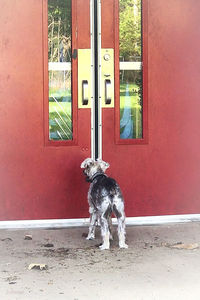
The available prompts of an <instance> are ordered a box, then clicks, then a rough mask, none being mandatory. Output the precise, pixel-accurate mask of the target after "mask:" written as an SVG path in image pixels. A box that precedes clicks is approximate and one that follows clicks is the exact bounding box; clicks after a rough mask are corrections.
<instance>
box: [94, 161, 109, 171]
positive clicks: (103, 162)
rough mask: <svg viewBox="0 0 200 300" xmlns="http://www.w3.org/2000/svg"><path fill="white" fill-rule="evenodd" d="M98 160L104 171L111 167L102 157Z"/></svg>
mask: <svg viewBox="0 0 200 300" xmlns="http://www.w3.org/2000/svg"><path fill="white" fill-rule="evenodd" d="M97 161H98V163H99V165H100V167H101V169H102V170H103V172H105V171H106V170H107V169H108V168H109V167H110V165H109V163H107V162H105V161H103V160H102V159H100V158H98V159H97Z"/></svg>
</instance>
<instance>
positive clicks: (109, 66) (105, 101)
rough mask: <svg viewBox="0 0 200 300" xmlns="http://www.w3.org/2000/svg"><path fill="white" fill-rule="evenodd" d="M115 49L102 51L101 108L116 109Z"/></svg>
mask: <svg viewBox="0 0 200 300" xmlns="http://www.w3.org/2000/svg"><path fill="white" fill-rule="evenodd" d="M114 94H115V92H114V49H101V101H102V102H101V106H102V107H114Z"/></svg>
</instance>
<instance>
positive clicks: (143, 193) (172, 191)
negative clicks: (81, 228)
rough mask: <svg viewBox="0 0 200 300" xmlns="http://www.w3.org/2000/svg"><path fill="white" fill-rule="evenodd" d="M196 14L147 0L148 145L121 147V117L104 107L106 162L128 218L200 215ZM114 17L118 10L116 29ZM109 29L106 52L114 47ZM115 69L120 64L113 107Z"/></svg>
mask: <svg viewBox="0 0 200 300" xmlns="http://www.w3.org/2000/svg"><path fill="white" fill-rule="evenodd" d="M111 3H112V4H111ZM110 5H113V7H116V6H117V5H116V1H112V0H109V1H107V0H103V1H102V7H104V9H105V11H107V12H108V10H109V9H108V6H110ZM199 10H200V3H199V2H198V1H195V0H193V1H187V0H175V1H174V0H170V1H167V2H166V1H162V0H154V1H147V0H144V1H143V46H144V48H143V55H144V60H145V62H144V75H143V76H144V77H143V79H144V92H145V97H146V96H147V95H148V97H147V102H148V104H147V103H146V104H145V105H147V106H146V108H145V109H146V111H148V121H147V118H146V117H145V122H147V123H145V122H144V124H143V127H146V129H145V130H147V135H148V138H147V137H146V142H145V143H144V145H141V144H139V143H138V144H131V143H129V145H126V144H125V143H124V145H123V142H122V144H120V145H119V143H116V140H117V139H116V130H115V128H114V126H115V127H116V126H118V127H119V125H118V124H117V122H118V117H117V112H116V111H114V109H111V108H109V109H106V108H104V109H103V158H104V159H105V160H106V161H108V162H109V163H110V164H111V168H110V171H109V174H111V175H112V176H113V177H115V178H116V179H117V180H118V181H119V183H120V185H121V187H122V190H123V194H124V197H125V201H126V214H127V216H147V215H167V214H190V213H199V211H200V184H199V182H200V151H199V149H200V102H199V95H200V85H199V69H200V56H199V53H200V40H199V36H200V27H199V25H198V24H199ZM103 15H104V13H103ZM117 17H118V16H117V12H116V10H115V13H113V15H112V17H111V18H110V19H109V21H110V22H111V23H112V24H113V25H112V26H117V25H116V24H117V23H116V19H117ZM107 19H108V18H107ZM102 24H103V26H104V23H103V22H102ZM107 26H108V25H107V24H106V23H105V28H103V30H102V31H103V34H102V47H112V44H113V41H111V42H108V34H109V33H108V32H107V31H106V27H107ZM114 36H115V39H116V38H117V36H116V35H114V34H113V37H114ZM115 42H116V41H115ZM117 42H118V41H117ZM117 42H116V43H117ZM116 43H115V45H116ZM118 71H119V70H118V66H116V65H115V74H116V78H115V82H116V85H115V102H116V103H118V97H119V96H118V94H119V80H118V77H117V76H119V73H117V72H118ZM117 109H118V108H117V107H116V106H115V110H117ZM113 124H115V125H113ZM143 129H144V128H143Z"/></svg>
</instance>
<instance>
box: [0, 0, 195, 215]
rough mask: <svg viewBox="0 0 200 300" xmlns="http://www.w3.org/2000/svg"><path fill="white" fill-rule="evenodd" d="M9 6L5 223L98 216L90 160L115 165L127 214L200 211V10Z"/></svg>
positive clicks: (5, 10)
mask: <svg viewBox="0 0 200 300" xmlns="http://www.w3.org/2000/svg"><path fill="white" fill-rule="evenodd" d="M59 5H60V6H59ZM0 9H1V18H0V25H1V26H0V28H1V33H0V36H1V40H0V49H1V55H0V145H1V147H0V148H1V149H0V220H23V219H51V218H52V219H54V218H56V219H59V218H65V219H66V218H81V217H86V216H88V205H87V200H86V197H87V190H88V184H87V183H86V182H85V179H84V178H83V174H82V171H81V169H80V164H81V162H82V161H83V160H84V159H85V158H87V157H91V156H93V157H95V156H96V157H97V156H99V157H102V158H103V160H105V161H108V162H109V163H110V169H109V170H108V174H109V175H111V176H112V177H114V178H116V180H117V181H118V182H119V184H120V186H121V188H122V191H123V194H124V198H125V202H126V215H127V216H128V217H129V216H132V217H133V216H153V215H168V214H190V213H198V212H199V210H200V184H199V182H200V151H199V149H200V102H199V95H200V85H199V69H200V56H199V53H200V41H199V36H200V27H199V13H198V12H199V10H200V4H199V3H198V2H197V1H195V0H190V1H187V0H169V1H167V2H166V1H163V0H154V1H148V0H143V1H142V3H141V1H138V0H132V1H122V0H120V1H118V0H101V1H89V0H72V1H67V0H65V1H64V0H62V1H61V0H60V1H50V0H49V1H47V0H29V1H26V0H20V1H10V0H9V1H8V0H2V1H1V4H0ZM62 18H63V19H62ZM97 19H98V20H97ZM96 20H97V22H96ZM69 32H70V34H69ZM100 48H101V49H102V50H100Z"/></svg>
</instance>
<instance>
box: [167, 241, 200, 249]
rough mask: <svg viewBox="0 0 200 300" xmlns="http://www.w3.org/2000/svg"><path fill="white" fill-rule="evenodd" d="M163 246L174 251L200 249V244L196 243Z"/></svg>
mask: <svg viewBox="0 0 200 300" xmlns="http://www.w3.org/2000/svg"><path fill="white" fill-rule="evenodd" d="M162 246H165V247H168V248H172V249H179V250H182V249H183V250H194V249H197V248H199V244H198V243H194V244H184V243H181V242H179V243H176V244H169V243H163V244H162Z"/></svg>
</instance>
